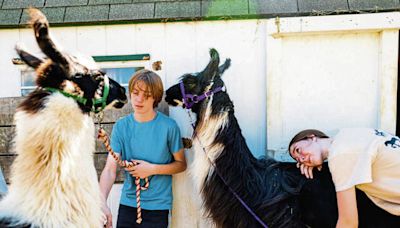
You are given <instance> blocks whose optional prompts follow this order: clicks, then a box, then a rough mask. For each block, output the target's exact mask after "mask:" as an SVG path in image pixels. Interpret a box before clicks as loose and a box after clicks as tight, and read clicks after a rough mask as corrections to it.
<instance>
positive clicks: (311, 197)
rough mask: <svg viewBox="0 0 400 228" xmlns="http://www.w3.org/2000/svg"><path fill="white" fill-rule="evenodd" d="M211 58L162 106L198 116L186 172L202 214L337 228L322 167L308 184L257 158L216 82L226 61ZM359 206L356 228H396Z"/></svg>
mask: <svg viewBox="0 0 400 228" xmlns="http://www.w3.org/2000/svg"><path fill="white" fill-rule="evenodd" d="M210 56H211V60H210V62H209V64H208V65H207V67H206V68H205V69H204V70H203V71H202V72H199V73H195V74H185V75H183V76H182V78H181V81H180V83H178V84H176V85H173V86H172V87H170V88H169V89H168V90H167V91H166V98H165V100H166V101H167V102H168V104H170V105H172V106H177V105H183V106H184V107H185V108H189V109H191V111H193V112H194V113H195V114H196V116H197V120H196V123H195V129H194V135H193V150H194V151H193V153H194V159H193V162H192V163H191V164H190V165H189V172H190V174H191V176H192V179H193V180H194V182H195V185H196V186H197V189H198V191H199V192H201V196H202V200H203V209H204V212H205V215H206V216H208V217H209V218H211V220H212V221H213V223H214V224H215V225H216V226H217V227H229V228H230V227H243V228H247V227H261V226H262V223H264V225H267V226H268V227H307V226H308V227H335V225H336V221H337V217H338V214H337V213H338V212H337V205H336V194H335V190H334V185H333V183H332V179H331V175H330V172H329V169H328V166H327V165H326V164H324V167H323V169H322V171H321V172H315V173H314V179H313V180H306V178H305V177H304V176H302V175H301V174H300V171H299V170H298V169H297V168H296V167H295V163H283V162H277V161H275V160H273V159H271V158H268V157H267V158H263V159H256V158H255V157H254V156H253V155H252V154H251V152H250V150H249V148H248V146H247V144H246V141H245V139H244V137H243V135H242V133H241V129H240V127H239V124H238V121H237V119H236V118H235V116H234V105H233V102H232V101H231V100H230V98H229V95H228V93H227V92H226V88H225V85H224V82H223V81H222V79H221V75H222V73H223V72H224V71H225V70H226V69H227V68H228V67H229V65H230V60H229V59H228V60H226V61H225V63H224V64H223V65H221V66H219V55H218V52H217V51H216V50H215V49H211V50H210ZM183 97H185V99H183ZM219 175H220V176H222V178H221V177H220V176H219ZM222 179H223V180H222ZM224 182H225V183H224ZM227 185H228V186H229V187H228V186H227ZM229 188H231V189H232V190H230V189H229ZM233 192H235V193H236V194H237V195H238V197H235V196H234V193H233ZM238 198H240V199H242V200H243V201H244V202H245V204H246V205H247V206H248V207H249V208H250V209H251V211H253V212H254V213H255V214H256V216H254V215H251V212H249V211H248V210H246V208H245V206H243V204H242V203H240V202H239V199H238ZM357 201H358V210H359V220H360V222H359V225H360V227H389V226H393V225H394V226H399V225H400V224H399V223H398V220H397V223H396V221H394V220H393V216H390V215H389V214H388V213H387V212H385V211H383V210H382V209H380V208H378V207H376V206H375V205H374V204H373V203H372V202H371V201H370V200H368V198H367V197H366V196H365V194H363V193H362V192H360V191H357ZM256 217H259V218H260V219H261V220H262V223H260V222H258V221H257V220H256Z"/></svg>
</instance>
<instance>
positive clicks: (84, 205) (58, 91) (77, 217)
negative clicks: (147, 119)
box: [0, 9, 127, 228]
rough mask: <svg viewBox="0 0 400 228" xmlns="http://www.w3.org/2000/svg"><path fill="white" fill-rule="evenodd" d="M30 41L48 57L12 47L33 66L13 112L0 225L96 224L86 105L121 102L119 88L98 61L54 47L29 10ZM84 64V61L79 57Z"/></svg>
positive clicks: (42, 21) (92, 108) (40, 19)
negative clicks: (28, 88)
mask: <svg viewBox="0 0 400 228" xmlns="http://www.w3.org/2000/svg"><path fill="white" fill-rule="evenodd" d="M30 16H31V24H32V26H33V29H34V34H35V38H36V41H37V43H38V45H39V47H40V49H41V50H42V51H43V53H44V54H45V55H46V56H47V57H48V58H47V59H41V58H38V57H35V56H33V55H31V54H29V53H28V52H27V51H25V50H22V49H21V48H20V47H17V48H16V51H17V52H18V54H19V56H20V57H21V59H22V60H23V61H24V62H25V63H26V64H27V65H29V66H31V67H33V68H34V69H35V70H36V84H37V86H38V87H37V89H36V90H34V91H33V92H32V93H30V94H29V95H28V97H27V98H26V99H25V100H24V101H23V102H22V103H21V104H20V105H19V106H18V108H17V112H16V114H15V116H14V121H15V125H16V136H15V139H14V144H15V150H16V153H17V154H18V156H17V158H16V159H15V161H14V163H13V165H12V169H11V178H10V181H11V184H10V186H9V191H8V194H7V195H6V196H5V197H4V198H3V199H2V201H1V202H0V227H95V228H98V227H101V225H102V221H101V219H102V212H101V203H100V202H101V201H100V190H99V185H98V179H97V174H96V170H95V167H94V161H93V152H94V149H95V128H94V123H93V120H92V117H91V116H90V115H89V114H90V113H91V112H99V111H102V110H103V109H104V108H106V107H115V108H122V107H123V105H124V104H125V103H126V102H127V97H126V95H125V89H124V88H123V87H121V86H120V85H119V84H118V83H117V82H115V81H114V80H112V79H110V78H108V77H107V75H105V74H104V73H103V72H102V71H100V70H99V69H98V68H97V67H95V64H94V61H93V60H92V63H93V64H92V65H91V66H89V65H85V64H83V62H82V61H81V60H78V59H77V58H76V57H74V56H71V55H68V54H66V53H64V52H62V51H60V49H59V47H57V46H56V45H55V44H54V43H53V41H52V40H51V38H50V36H49V24H48V21H47V19H46V17H45V16H44V15H43V14H42V13H41V12H40V11H39V10H35V9H32V10H30ZM86 62H88V63H89V61H86Z"/></svg>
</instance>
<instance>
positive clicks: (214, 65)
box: [165, 48, 233, 114]
mask: <svg viewBox="0 0 400 228" xmlns="http://www.w3.org/2000/svg"><path fill="white" fill-rule="evenodd" d="M210 57H211V59H210V62H209V63H208V65H207V66H206V68H205V69H204V70H203V71H201V72H198V73H188V74H185V75H183V76H182V77H181V80H180V82H179V83H177V84H175V85H173V86H171V87H170V88H169V89H168V90H167V91H166V97H165V101H166V102H167V103H168V104H169V105H172V106H178V105H182V106H183V107H184V108H187V109H191V110H192V111H193V112H195V113H197V114H198V113H199V112H200V111H201V108H202V107H205V103H207V102H209V99H208V98H209V97H210V96H213V102H215V101H219V100H221V99H223V100H225V101H226V102H227V103H226V104H225V105H224V106H231V104H232V102H231V101H230V99H229V97H228V96H227V93H226V92H225V88H224V82H223V81H222V78H221V76H222V74H223V73H224V71H225V70H226V69H228V68H229V66H230V62H231V60H230V59H226V60H225V63H224V64H222V65H221V66H219V54H218V52H217V50H215V49H213V48H212V49H210ZM184 96H185V98H184ZM226 99H227V100H226ZM232 107H233V106H232ZM225 108H226V107H214V109H213V110H217V109H219V110H221V109H225Z"/></svg>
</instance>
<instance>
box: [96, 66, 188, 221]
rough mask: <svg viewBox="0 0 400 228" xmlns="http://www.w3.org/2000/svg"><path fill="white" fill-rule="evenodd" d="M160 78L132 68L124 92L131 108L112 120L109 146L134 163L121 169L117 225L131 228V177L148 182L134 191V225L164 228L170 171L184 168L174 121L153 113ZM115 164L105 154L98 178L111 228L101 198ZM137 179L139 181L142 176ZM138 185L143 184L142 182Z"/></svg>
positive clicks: (111, 179)
mask: <svg viewBox="0 0 400 228" xmlns="http://www.w3.org/2000/svg"><path fill="white" fill-rule="evenodd" d="M163 91H164V89H163V85H162V81H161V78H160V77H159V76H158V75H157V74H156V73H154V72H152V71H149V70H140V71H138V72H136V73H135V74H134V75H133V77H132V78H131V79H130V80H129V94H130V98H131V104H132V107H133V110H134V112H133V113H131V114H129V115H127V116H125V117H123V118H121V119H120V120H118V121H117V122H116V123H115V125H114V127H113V131H112V134H111V147H112V149H113V150H114V151H115V152H116V153H119V154H120V155H121V158H122V160H127V161H136V162H137V163H138V165H136V166H134V167H132V168H129V169H125V181H124V185H123V188H122V194H121V201H120V207H119V210H118V220H117V227H136V226H139V224H137V223H136V216H137V215H136V185H135V177H140V178H145V177H148V178H149V180H150V186H149V188H148V189H147V190H146V191H142V192H141V195H140V206H141V208H142V211H141V214H142V218H143V221H142V223H141V224H140V227H167V226H168V213H169V210H170V209H171V207H172V176H171V175H172V174H175V173H179V172H182V171H184V170H185V169H186V160H185V154H184V151H183V146H182V140H181V135H180V131H179V128H178V126H177V124H176V122H175V121H174V120H173V119H171V118H169V117H167V116H165V115H164V114H162V113H160V112H157V111H156V110H155V108H156V107H157V105H158V103H159V102H160V101H161V99H162V95H163ZM117 166H118V164H117V162H116V161H115V160H114V158H113V157H112V156H110V155H109V156H108V158H107V162H106V165H105V167H104V170H103V172H102V173H101V176H100V189H101V192H102V200H103V212H104V213H105V215H106V216H107V225H106V227H112V216H111V212H110V209H109V208H108V207H107V203H106V200H107V197H108V194H109V193H110V190H111V187H112V185H113V183H114V181H115V178H116V171H117ZM142 181H143V180H142ZM142 185H143V184H142Z"/></svg>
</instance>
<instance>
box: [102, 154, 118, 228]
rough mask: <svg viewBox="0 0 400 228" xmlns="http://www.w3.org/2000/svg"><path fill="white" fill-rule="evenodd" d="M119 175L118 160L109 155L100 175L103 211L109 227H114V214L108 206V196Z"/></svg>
mask: <svg viewBox="0 0 400 228" xmlns="http://www.w3.org/2000/svg"><path fill="white" fill-rule="evenodd" d="M116 176H117V162H116V161H115V160H114V158H113V157H112V156H111V155H108V157H107V161H106V165H105V166H104V169H103V171H102V172H101V175H100V183H99V184H100V192H101V202H102V211H103V213H104V215H105V216H106V219H107V225H106V227H107V228H111V227H112V215H111V211H110V208H108V206H107V198H108V195H109V194H110V191H111V188H112V186H113V184H114V182H115V178H116Z"/></svg>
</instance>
